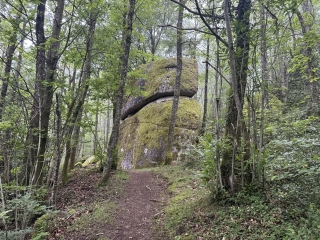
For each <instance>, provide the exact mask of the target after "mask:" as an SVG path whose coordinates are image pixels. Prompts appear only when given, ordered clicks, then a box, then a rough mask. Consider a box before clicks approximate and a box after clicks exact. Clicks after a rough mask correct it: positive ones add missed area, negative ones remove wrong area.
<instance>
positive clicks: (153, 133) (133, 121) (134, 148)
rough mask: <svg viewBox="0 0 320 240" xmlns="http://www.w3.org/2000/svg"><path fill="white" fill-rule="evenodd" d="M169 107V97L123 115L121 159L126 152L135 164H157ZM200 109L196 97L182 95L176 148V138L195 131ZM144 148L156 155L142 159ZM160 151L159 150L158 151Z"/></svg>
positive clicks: (164, 141)
mask: <svg viewBox="0 0 320 240" xmlns="http://www.w3.org/2000/svg"><path fill="white" fill-rule="evenodd" d="M171 108H172V101H171V100H170V101H164V102H158V103H151V104H148V105H147V106H145V107H144V108H143V109H141V110H140V111H139V112H138V113H136V114H135V115H134V116H131V117H130V118H128V119H126V120H125V121H124V122H123V123H122V125H121V134H120V140H119V155H120V159H124V158H125V157H126V154H131V155H132V156H131V157H132V158H133V165H134V168H141V167H152V166H155V165H160V164H161V163H162V161H163V155H162V154H164V152H163V151H164V149H165V143H166V141H167V138H168V127H169V124H170V118H171ZM200 111H201V109H200V105H199V103H198V102H197V101H195V100H193V99H189V98H185V97H181V98H180V101H179V109H178V113H177V120H176V127H175V142H174V145H175V146H176V147H177V148H179V141H182V142H186V141H189V140H190V138H191V137H192V136H194V135H196V134H195V133H196V132H197V129H198V126H199V119H200ZM145 151H152V152H154V154H155V155H154V156H153V158H152V159H145V158H146V155H145V154H146V153H145ZM161 151H162V153H159V152H161ZM156 152H157V154H156ZM120 164H121V163H120Z"/></svg>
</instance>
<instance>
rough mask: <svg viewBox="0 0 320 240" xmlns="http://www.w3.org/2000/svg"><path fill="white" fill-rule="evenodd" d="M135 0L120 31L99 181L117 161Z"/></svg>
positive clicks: (107, 177) (131, 0)
mask: <svg viewBox="0 0 320 240" xmlns="http://www.w3.org/2000/svg"><path fill="white" fill-rule="evenodd" d="M135 5H136V0H129V9H128V14H127V17H126V23H125V26H124V29H123V32H122V34H123V35H122V47H123V50H124V52H123V53H122V55H121V58H120V60H121V70H120V84H119V88H118V95H117V98H116V102H115V106H114V107H115V109H114V120H113V126H112V131H111V137H110V141H109V144H108V149H107V157H106V161H105V165H104V168H103V174H102V179H101V183H105V182H107V180H108V179H109V178H110V173H111V167H112V163H113V162H114V161H117V158H118V157H117V155H118V154H117V150H118V149H117V146H118V140H119V131H120V116H121V108H122V103H123V96H124V87H125V85H126V80H127V73H128V62H129V53H130V47H131V38H132V23H133V16H134V13H135Z"/></svg>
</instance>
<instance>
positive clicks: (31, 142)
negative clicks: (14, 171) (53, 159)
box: [25, 0, 64, 184]
mask: <svg viewBox="0 0 320 240" xmlns="http://www.w3.org/2000/svg"><path fill="white" fill-rule="evenodd" d="M45 8H46V0H40V2H39V4H38V7H37V17H36V37H37V57H36V82H35V94H34V99H33V105H32V109H31V118H30V122H29V130H28V134H27V141H26V142H27V143H28V148H29V152H28V153H27V154H26V156H25V164H26V166H27V167H26V168H25V170H26V171H27V172H25V177H26V179H27V181H26V183H31V184H41V183H42V180H43V174H44V172H43V166H44V155H45V152H46V144H47V140H48V129H49V120H50V113H51V106H52V99H53V92H54V88H53V82H54V81H55V72H56V68H57V64H58V60H59V53H58V50H59V47H60V42H59V38H60V32H61V26H62V18H63V11H64V0H58V1H57V7H56V11H55V14H54V19H53V26H52V35H51V44H50V47H49V51H48V54H47V57H46V47H45V45H46V37H45V32H44V22H45ZM30 170H32V172H31V174H32V175H31V176H30V175H29V174H30V172H29V171H30ZM28 175H29V176H30V177H31V179H29V176H28Z"/></svg>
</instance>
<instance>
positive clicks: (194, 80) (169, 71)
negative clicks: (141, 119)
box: [121, 58, 198, 120]
mask: <svg viewBox="0 0 320 240" xmlns="http://www.w3.org/2000/svg"><path fill="white" fill-rule="evenodd" d="M176 62H177V59H176V58H169V59H159V60H156V61H153V62H151V63H148V64H145V65H142V66H141V67H140V69H141V71H142V72H143V73H144V75H140V77H133V78H132V79H131V80H129V84H128V86H130V87H129V88H130V89H132V90H131V95H130V93H128V92H127V95H128V94H129V95H130V96H127V98H126V101H125V103H124V106H123V107H122V110H121V119H122V120H123V119H125V118H126V117H128V116H129V115H130V114H134V113H135V112H137V111H139V110H140V109H141V108H143V107H144V106H145V105H146V104H148V103H150V102H153V101H155V100H157V99H158V98H162V97H167V96H173V95H174V85H175V79H176V67H177V66H176ZM182 62H183V64H182V75H181V86H180V96H185V97H192V96H194V95H195V94H196V92H197V91H198V65H197V62H196V61H195V60H194V59H188V58H184V59H183V61H182ZM141 76H143V77H141ZM136 89H138V91H137V90H136Z"/></svg>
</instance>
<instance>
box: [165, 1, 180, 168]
mask: <svg viewBox="0 0 320 240" xmlns="http://www.w3.org/2000/svg"><path fill="white" fill-rule="evenodd" d="M180 3H181V4H182V3H183V0H180ZM182 22H183V7H181V6H179V13H178V23H177V68H176V80H175V85H174V97H173V102H172V110H171V119H170V125H169V130H168V142H167V146H166V152H165V161H164V163H165V164H170V163H171V161H172V158H173V156H172V147H173V142H174V128H175V125H176V118H177V112H178V108H179V97H180V82H181V72H182V30H181V29H182Z"/></svg>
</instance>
